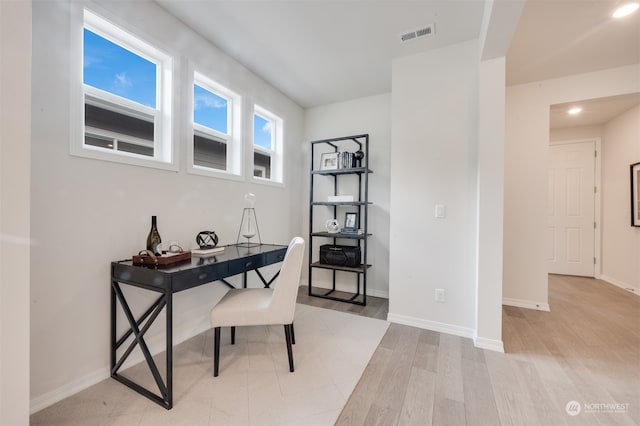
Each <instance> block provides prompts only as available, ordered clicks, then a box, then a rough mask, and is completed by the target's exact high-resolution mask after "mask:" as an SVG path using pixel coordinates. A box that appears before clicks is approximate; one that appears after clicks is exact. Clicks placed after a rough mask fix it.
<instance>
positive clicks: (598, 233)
mask: <svg viewBox="0 0 640 426" xmlns="http://www.w3.org/2000/svg"><path fill="white" fill-rule="evenodd" d="M586 142H593V145H594V149H595V151H596V155H595V161H594V170H593V173H594V176H593V177H594V182H595V186H596V191H595V194H594V197H593V220H594V221H595V227H594V229H593V236H594V239H593V241H594V247H593V254H594V256H595V258H596V261H595V264H594V265H593V277H594V278H598V279H599V278H600V273H601V266H602V250H601V238H602V220H601V214H602V204H601V203H602V202H601V194H602V182H601V168H600V167H601V161H602V149H601V144H602V138H601V137H594V138H582V139H569V140H558V141H549V147H551V146H552V145H570V144H578V143H586ZM547 158H548V157H547ZM548 166H549V161H548V160H547V167H548Z"/></svg>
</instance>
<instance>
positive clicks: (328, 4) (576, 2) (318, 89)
mask: <svg viewBox="0 0 640 426" xmlns="http://www.w3.org/2000/svg"><path fill="white" fill-rule="evenodd" d="M155 1H156V3H158V4H159V5H161V7H163V8H164V9H166V10H167V11H168V12H169V13H171V14H172V15H174V16H176V17H177V18H178V19H180V20H182V21H183V22H184V23H186V24H187V25H188V26H189V27H191V28H192V29H194V30H195V31H196V32H198V33H199V34H200V35H202V36H203V37H205V38H206V39H208V40H210V41H211V42H212V43H213V44H214V45H216V46H217V47H219V48H220V49H221V50H223V51H224V52H226V53H227V54H229V55H230V56H232V57H233V58H235V59H236V60H238V61H239V62H240V63H242V64H243V65H245V66H246V67H247V68H249V69H250V70H252V71H253V72H254V73H255V74H257V75H258V76H260V77H261V78H263V79H264V80H266V81H267V82H269V83H270V84H271V85H273V86H274V87H276V88H278V89H279V90H280V91H282V92H283V93H284V94H285V95H287V96H288V97H290V98H291V99H293V100H294V101H295V102H297V103H298V104H299V105H300V106H302V107H304V108H308V107H313V106H318V105H325V104H329V103H333V102H340V101H345V100H349V99H354V98H359V97H364V96H371V95H375V94H380V93H387V92H390V91H391V65H392V60H393V59H394V58H396V57H400V56H405V55H411V54H415V53H418V52H422V51H426V50H430V49H437V48H440V47H444V46H448V45H451V44H455V43H459V42H462V41H466V40H471V39H475V38H479V37H480V34H481V28H482V23H483V14H484V9H485V2H484V1H483V0H455V1H453V0H412V1H404V0H396V1H392V0H368V1H367V0H364V1H363V0H360V1H358V0H334V1H321V0H289V1H274V0H254V1H249V0H247V1H214V0H155ZM513 3H516V1H514V0H494V9H495V8H497V7H498V6H499V5H500V4H502V5H508V4H513ZM620 3H621V1H620V0H596V1H591V0H528V1H527V2H526V4H525V6H524V10H523V12H522V16H521V18H520V20H519V22H518V24H517V28H516V30H515V34H514V36H513V40H512V42H511V46H510V47H509V51H508V55H507V84H508V85H513V84H520V83H525V82H530V81H537V80H542V79H548V78H555V77H561V76H566V75H571V74H576V73H582V72H588V71H595V70H600V69H606V68H611V67H617V66H622V65H628V64H635V63H640V13H636V14H635V15H634V16H631V17H628V18H626V19H625V20H622V21H616V22H613V20H612V19H611V18H609V17H610V14H611V12H612V10H613V9H614V7H615V6H616V5H617V4H620ZM496 5H498V6H496ZM518 12H519V9H518ZM511 20H512V21H513V26H514V27H515V26H516V20H517V14H516V15H515V17H512V18H511ZM429 24H434V25H435V32H434V34H433V35H431V36H427V37H422V38H420V39H416V40H412V41H409V42H406V43H401V42H400V35H401V34H403V33H406V32H408V31H411V30H415V29H418V28H421V27H424V26H426V25H429ZM491 25H493V21H491V23H490V24H489V32H490V30H491ZM507 27H508V26H507ZM500 31H502V30H501V29H499V28H498V27H497V26H495V27H494V33H496V32H497V33H498V34H499V33H500ZM507 46H508V42H507Z"/></svg>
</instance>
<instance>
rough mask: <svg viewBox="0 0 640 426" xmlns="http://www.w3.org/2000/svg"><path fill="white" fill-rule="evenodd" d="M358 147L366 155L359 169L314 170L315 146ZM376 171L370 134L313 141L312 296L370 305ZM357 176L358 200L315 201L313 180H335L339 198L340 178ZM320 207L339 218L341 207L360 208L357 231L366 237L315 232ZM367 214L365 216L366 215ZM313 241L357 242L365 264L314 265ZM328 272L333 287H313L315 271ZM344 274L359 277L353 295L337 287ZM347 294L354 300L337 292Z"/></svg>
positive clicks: (310, 190)
mask: <svg viewBox="0 0 640 426" xmlns="http://www.w3.org/2000/svg"><path fill="white" fill-rule="evenodd" d="M354 144H355V147H357V150H360V151H362V152H364V158H363V160H362V161H363V163H360V164H358V165H357V167H351V168H344V169H333V170H314V165H315V163H316V158H317V157H316V147H319V146H324V147H325V149H324V151H323V152H327V147H328V151H329V152H340V151H341V150H344V148H345V146H347V147H348V146H351V147H352V148H353V147H354ZM371 173H373V171H372V170H371V169H370V168H369V135H368V134H361V135H354V136H344V137H338V138H331V139H322V140H316V141H312V142H311V168H310V173H309V176H310V186H309V244H308V246H309V296H314V297H320V298H325V299H331V300H337V301H341V302H347V303H353V304H357V305H363V306H365V305H366V304H367V275H368V269H369V268H371V265H370V264H368V263H367V253H368V239H369V237H371V234H370V233H369V232H368V222H369V211H368V208H369V205H371V204H373V203H371V202H369V174H371ZM345 175H355V176H357V180H358V183H357V184H358V197H357V200H355V201H316V200H314V178H315V177H316V176H318V177H324V176H326V177H329V178H332V179H333V194H334V195H336V194H337V191H338V180H339V177H340V176H345ZM320 207H328V208H331V209H333V217H337V212H338V208H339V207H356V208H357V209H358V221H359V223H358V228H360V229H362V230H363V234H359V235H350V234H341V233H329V232H314V231H313V223H314V222H313V216H314V209H315V208H320ZM363 213H364V214H363ZM314 238H325V239H327V238H328V239H332V240H333V244H336V240H339V239H345V240H351V241H355V242H356V243H357V245H358V246H359V247H360V248H361V250H362V264H361V265H360V266H358V267H346V266H337V265H327V264H322V263H320V262H319V261H318V262H314V261H313V258H314V255H315V253H314ZM314 269H325V270H329V271H331V275H332V288H330V289H324V288H321V287H314V286H313V270H314ZM338 272H341V273H345V272H346V273H353V274H355V275H356V278H355V281H356V291H355V292H354V293H349V292H344V291H342V290H338V289H337V288H336V274H337V273H338ZM314 288H315V289H316V290H317V289H322V290H323V293H317V292H314ZM336 292H337V293H347V294H351V295H352V296H351V297H346V298H344V297H338V296H335V295H334V293H336Z"/></svg>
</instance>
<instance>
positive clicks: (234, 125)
mask: <svg viewBox="0 0 640 426" xmlns="http://www.w3.org/2000/svg"><path fill="white" fill-rule="evenodd" d="M239 136H240V97H239V96H238V95H236V94H235V93H233V92H232V91H230V90H229V89H227V88H225V87H224V86H222V85H220V84H218V83H216V82H215V81H213V80H211V79H209V78H207V77H205V76H204V75H202V74H200V73H197V72H195V73H194V83H193V145H192V146H191V147H190V149H189V158H190V171H192V172H194V173H199V174H212V175H215V174H216V173H220V172H224V173H226V174H227V175H235V176H239V175H241V156H240V143H239V141H240V137H239Z"/></svg>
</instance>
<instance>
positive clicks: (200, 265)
mask: <svg viewBox="0 0 640 426" xmlns="http://www.w3.org/2000/svg"><path fill="white" fill-rule="evenodd" d="M286 251H287V246H281V245H273V244H261V245H260V246H256V247H251V248H246V247H239V246H236V245H231V246H226V247H225V249H224V251H222V252H220V253H216V254H215V255H214V256H212V257H207V258H197V257H192V258H191V260H190V261H189V260H187V261H185V262H181V263H179V264H176V265H175V266H170V267H163V268H152V267H148V266H134V265H133V264H132V262H131V260H127V261H121V262H112V263H111V377H113V378H114V379H116V380H117V381H119V382H121V383H124V384H125V385H127V386H129V387H130V388H132V389H133V390H135V391H137V392H139V393H140V394H142V395H144V396H146V397H147V398H149V399H151V400H152V401H154V402H156V403H158V404H160V405H161V406H163V407H165V408H166V409H168V410H169V409H171V407H172V406H173V373H172V370H173V336H172V334H173V326H172V321H173V306H172V299H173V294H174V293H177V292H180V291H183V290H187V289H189V288H192V287H197V286H200V285H203V284H207V283H210V282H213V281H222V282H223V283H225V284H226V285H228V286H229V287H233V285H231V284H230V283H229V282H228V281H226V279H225V278H228V277H231V276H233V275H238V274H243V285H244V286H245V287H246V286H247V272H248V271H255V272H256V273H257V274H258V277H259V278H260V280H261V281H262V282H263V284H264V286H265V287H269V286H270V285H271V283H272V282H273V280H274V279H275V278H276V277H277V276H278V273H276V274H275V276H274V277H272V278H271V280H269V281H267V280H266V279H265V278H264V276H263V275H262V274H261V273H260V271H259V269H258V268H261V267H263V266H267V265H271V264H274V263H278V262H282V260H283V259H284V255H285V253H286ZM121 284H126V285H131V286H135V287H139V288H143V289H146V290H150V291H153V292H156V293H159V297H158V298H157V299H156V300H155V302H153V303H152V304H151V306H150V307H149V308H148V309H147V310H146V311H145V312H144V313H143V314H142V315H141V316H140V317H139V318H137V319H136V318H135V317H134V315H133V313H132V312H131V309H130V308H129V304H128V303H127V300H126V298H125V297H124V294H123V293H122V289H121V287H120V285H121ZM116 300H117V301H118V302H120V306H121V307H122V310H123V312H124V314H125V317H126V318H127V321H128V322H129V326H130V328H129V329H128V330H127V331H126V332H125V333H124V334H123V335H122V336H121V337H120V338H117V337H116V319H117V318H116V313H117V310H116ZM164 308H166V333H165V334H166V358H167V359H166V374H165V377H166V383H165V382H164V381H163V379H162V376H161V374H160V371H159V370H158V367H157V365H156V363H155V361H154V360H153V357H152V356H151V353H150V352H149V348H148V347H147V344H146V342H145V340H144V334H145V333H146V332H147V330H149V327H151V324H153V322H154V321H155V319H156V318H157V317H158V315H159V314H160V312H162V310H163V309H164ZM131 335H133V338H132V339H129V337H131ZM126 342H128V346H127V347H126V349H125V350H124V352H123V353H122V355H121V357H120V358H117V354H116V352H117V350H118V349H119V348H120V347H121V346H123V345H124V344H125V343H126ZM136 346H139V347H140V349H141V351H142V354H143V355H144V358H145V360H146V361H147V365H148V366H149V369H150V370H151V373H152V374H153V378H154V380H155V382H156V384H157V385H158V390H159V394H156V393H153V392H152V391H150V390H149V389H147V388H144V387H143V386H141V385H139V384H138V383H135V382H133V381H132V380H130V379H128V378H126V377H124V376H122V375H120V374H118V371H119V370H120V368H121V367H122V365H123V364H124V362H125V361H126V359H127V358H128V357H129V355H131V352H132V351H133V350H134V349H135V347H136Z"/></svg>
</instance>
